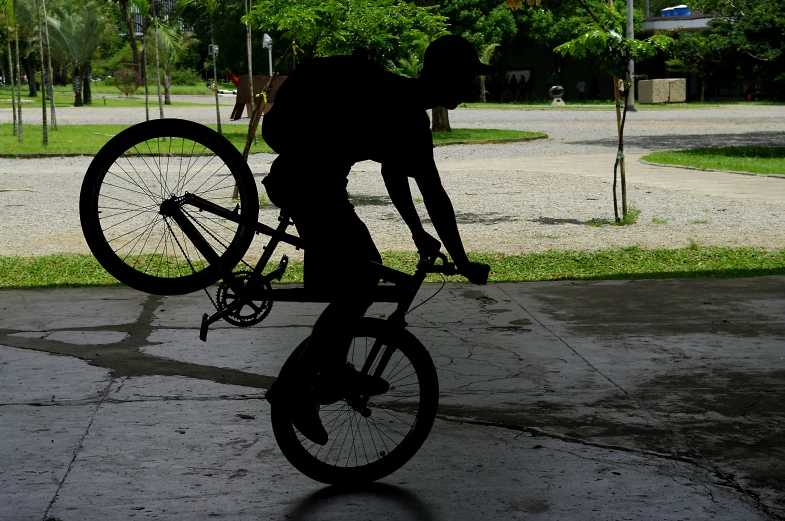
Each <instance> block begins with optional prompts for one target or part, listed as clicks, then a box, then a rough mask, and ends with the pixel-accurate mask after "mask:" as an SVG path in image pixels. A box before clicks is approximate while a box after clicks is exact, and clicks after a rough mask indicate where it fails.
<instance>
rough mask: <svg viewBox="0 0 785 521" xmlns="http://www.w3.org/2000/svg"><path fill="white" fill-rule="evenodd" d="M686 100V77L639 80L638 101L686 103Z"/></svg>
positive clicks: (644, 102)
mask: <svg viewBox="0 0 785 521" xmlns="http://www.w3.org/2000/svg"><path fill="white" fill-rule="evenodd" d="M685 101H687V80H686V79H685V78H673V79H670V78H669V79H659V80H643V81H639V82H638V103H643V104H647V103H684V102H685Z"/></svg>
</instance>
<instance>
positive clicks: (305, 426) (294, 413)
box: [288, 397, 327, 445]
mask: <svg viewBox="0 0 785 521" xmlns="http://www.w3.org/2000/svg"><path fill="white" fill-rule="evenodd" d="M288 408H289V415H290V417H291V419H292V424H293V425H294V426H295V427H296V428H297V430H298V431H300V433H301V434H302V435H303V436H305V437H306V438H308V439H309V440H311V441H312V442H314V443H316V444H317V445H325V444H327V431H326V430H325V429H324V425H322V419H321V418H320V417H319V404H317V403H316V402H315V401H314V400H313V398H309V397H303V399H295V400H292V401H291V402H290V403H289V406H288Z"/></svg>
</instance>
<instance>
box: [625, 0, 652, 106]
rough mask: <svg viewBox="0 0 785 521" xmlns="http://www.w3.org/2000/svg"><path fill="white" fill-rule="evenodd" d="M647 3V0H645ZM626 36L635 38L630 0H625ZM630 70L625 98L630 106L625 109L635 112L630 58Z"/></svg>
mask: <svg viewBox="0 0 785 521" xmlns="http://www.w3.org/2000/svg"><path fill="white" fill-rule="evenodd" d="M646 4H647V5H648V0H646ZM627 38H629V39H630V40H634V39H635V27H634V26H633V20H632V0H627ZM627 68H628V70H629V71H630V93H629V96H628V98H627V99H629V100H630V106H629V108H628V109H627V110H631V111H633V112H635V60H630V63H629V65H628V67H627Z"/></svg>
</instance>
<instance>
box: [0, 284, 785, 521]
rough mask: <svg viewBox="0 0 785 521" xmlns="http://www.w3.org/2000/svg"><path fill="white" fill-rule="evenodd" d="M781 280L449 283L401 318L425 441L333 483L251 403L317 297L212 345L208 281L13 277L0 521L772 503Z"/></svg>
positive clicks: (283, 307)
mask: <svg viewBox="0 0 785 521" xmlns="http://www.w3.org/2000/svg"><path fill="white" fill-rule="evenodd" d="M438 288H439V285H427V286H426V287H424V288H423V290H422V291H421V298H423V299H424V298H426V297H428V296H430V295H432V294H433V293H434V292H436V290H437V289H438ZM783 295H785V278H783V277H761V278H750V279H728V280H712V279H696V280H675V279H673V280H646V281H618V282H617V281H602V282H545V283H527V284H493V285H489V286H486V287H482V286H472V285H468V284H449V285H447V286H446V287H445V288H444V290H443V291H441V292H440V293H439V294H438V295H436V296H435V297H434V298H433V299H432V300H430V301H429V302H427V303H426V304H424V305H423V306H421V307H420V308H418V309H417V310H416V311H414V312H413V313H412V314H410V315H409V324H410V326H409V329H410V331H412V332H413V333H414V334H415V335H416V336H417V337H418V338H419V339H420V340H421V341H422V343H423V344H424V345H425V346H426V347H428V349H429V351H430V352H431V355H432V357H433V359H434V362H435V364H436V367H437V371H438V373H439V380H440V391H441V399H440V410H439V416H438V418H437V420H436V423H435V425H434V428H433V431H432V432H431V435H430V437H429V438H428V440H427V442H426V444H425V445H424V447H423V448H422V450H420V452H419V453H418V454H417V455H416V456H415V457H414V459H412V460H411V461H410V462H409V463H408V464H407V465H406V466H404V467H403V468H402V469H401V470H399V471H397V472H396V473H394V474H393V475H391V476H389V477H388V478H385V479H383V480H382V481H381V482H380V483H379V484H377V485H376V486H372V487H367V488H364V489H360V490H341V489H335V488H334V487H325V486H323V485H321V484H319V483H316V482H313V481H311V480H309V479H308V478H306V477H304V476H302V475H301V474H299V473H298V472H297V471H296V470H295V469H293V468H292V467H291V466H290V465H289V463H288V462H287V461H286V459H285V458H284V457H283V456H282V454H281V452H280V450H279V449H278V447H277V445H276V443H275V440H274V439H273V437H272V432H271V428H270V423H269V408H268V406H267V402H265V401H264V400H263V396H264V392H265V389H266V388H267V387H268V386H269V385H270V384H271V383H272V381H274V378H275V376H276V375H277V373H278V370H279V369H280V367H281V365H282V364H283V361H284V360H285V359H286V356H287V355H288V353H289V352H290V351H291V350H292V349H293V347H294V346H296V345H297V344H298V343H299V342H300V341H301V340H302V339H303V338H305V337H306V336H307V335H308V332H309V328H310V326H311V325H312V324H313V322H314V321H315V318H316V317H317V316H318V314H319V312H320V311H321V309H322V307H321V305H318V304H294V303H276V304H275V306H274V307H273V310H272V313H271V314H270V316H269V317H268V318H267V319H266V320H265V321H264V322H263V323H262V324H260V325H259V326H256V327H253V328H248V329H238V328H233V327H232V326H229V325H221V326H219V327H217V328H216V329H214V330H213V331H211V333H210V335H209V337H208V341H207V342H206V343H203V342H201V341H200V340H199V339H198V326H199V320H200V317H201V315H202V313H203V312H205V311H209V310H210V309H209V306H210V303H209V300H208V299H207V297H206V296H205V295H204V294H203V293H201V294H200V293H196V294H192V295H187V296H182V297H158V296H149V295H146V294H142V293H139V292H137V291H134V290H130V289H126V288H101V289H56V290H35V291H3V292H0V312H1V313H0V461H3V464H2V466H0V519H2V520H27V519H30V520H47V519H49V520H60V521H70V520H82V519H88V520H92V519H152V518H155V519H212V518H218V519H232V520H235V519H236V520H245V519H249V520H251V519H254V520H255V519H302V520H306V519H342V520H354V519H382V518H384V519H396V520H408V519H417V520H431V519H434V520H441V519H444V520H464V519H465V520H470V519H483V520H486V519H487V520H494V519H524V520H557V519H558V520H565V519H576V520H577V519H580V520H606V519H614V520H616V519H618V520H621V519H630V520H638V519H647V520H664V519H679V520H681V519H693V520H695V519H712V520H715V519H721V520H758V519H760V520H765V519H783V518H784V517H785V407H783V406H784V405H785V324H783V320H782V317H783V313H784V312H785V297H783ZM388 312H389V308H388V307H385V305H374V307H372V308H371V310H370V312H369V314H371V315H377V316H378V315H385V314H387V313H388Z"/></svg>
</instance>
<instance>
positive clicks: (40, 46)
mask: <svg viewBox="0 0 785 521" xmlns="http://www.w3.org/2000/svg"><path fill="white" fill-rule="evenodd" d="M35 10H36V14H37V15H38V50H39V52H40V53H41V67H42V68H44V67H45V63H46V62H45V61H44V38H43V35H42V34H41V4H39V2H38V0H36V2H35ZM41 80H42V83H46V74H45V73H44V72H43V71H42V72H41ZM33 81H35V78H33ZM41 87H43V89H42V92H41V108H42V109H43V122H44V124H43V128H44V137H43V145H44V146H48V145H49V133H48V132H47V128H46V125H47V123H46V87H45V86H44V85H41Z"/></svg>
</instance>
